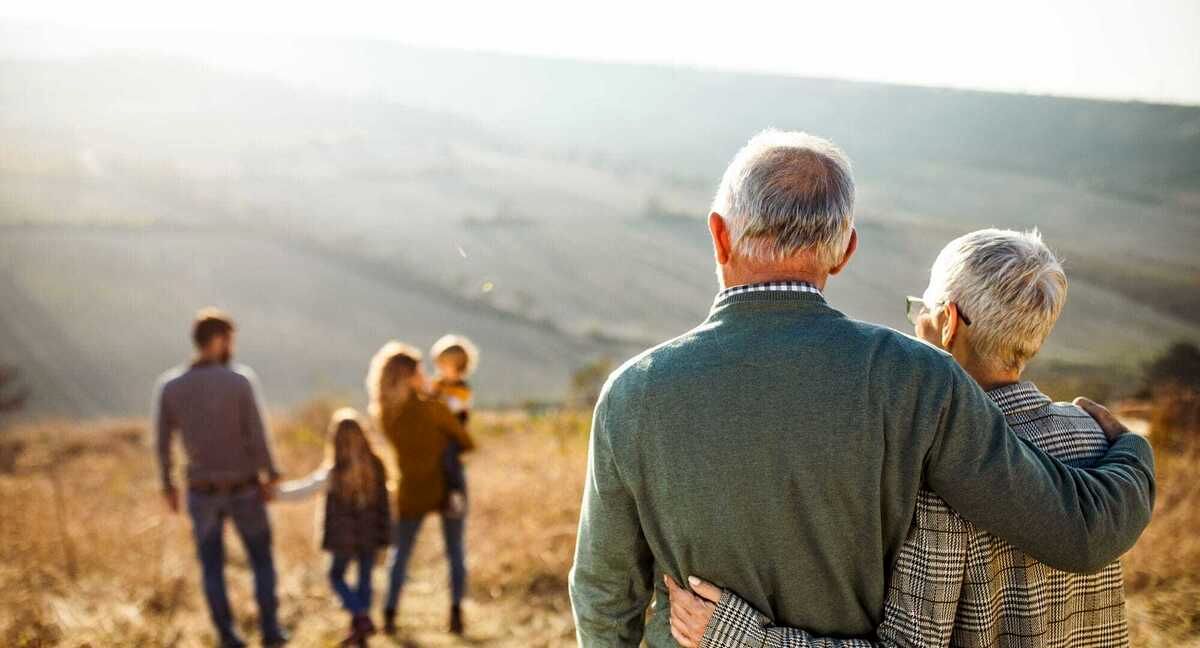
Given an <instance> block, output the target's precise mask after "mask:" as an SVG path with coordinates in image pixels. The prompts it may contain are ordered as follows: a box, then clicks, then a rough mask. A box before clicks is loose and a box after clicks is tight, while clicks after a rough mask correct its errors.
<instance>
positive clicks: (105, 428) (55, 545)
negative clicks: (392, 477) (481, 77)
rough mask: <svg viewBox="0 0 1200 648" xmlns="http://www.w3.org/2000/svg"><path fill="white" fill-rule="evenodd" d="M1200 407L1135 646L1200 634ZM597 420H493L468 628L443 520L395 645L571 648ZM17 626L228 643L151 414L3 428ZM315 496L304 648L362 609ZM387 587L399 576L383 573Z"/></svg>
mask: <svg viewBox="0 0 1200 648" xmlns="http://www.w3.org/2000/svg"><path fill="white" fill-rule="evenodd" d="M334 404H336V403H333V402H325V401H322V402H318V403H314V404H312V405H309V406H306V407H303V408H301V409H299V410H297V411H295V412H293V413H291V414H289V415H288V416H286V417H279V418H281V419H282V420H277V421H276V425H275V429H276V446H277V452H278V453H279V455H280V463H281V465H283V466H285V467H286V468H287V469H288V472H289V475H291V476H298V475H301V474H303V473H304V471H305V470H307V469H309V468H311V467H313V466H314V465H315V464H316V463H317V462H319V459H320V444H321V439H322V434H323V424H324V421H325V417H326V416H327V415H328V412H329V410H330V407H331V406H332V405H334ZM1196 404H1197V403H1196V401H1195V399H1194V398H1193V399H1192V400H1191V401H1187V402H1180V401H1178V400H1175V401H1171V402H1168V403H1166V404H1163V403H1160V404H1159V405H1158V406H1156V407H1154V408H1152V410H1151V412H1152V416H1151V421H1150V425H1151V427H1152V429H1154V430H1156V434H1158V432H1157V431H1159V430H1161V431H1162V432H1161V434H1162V438H1163V439H1164V441H1163V442H1162V443H1160V444H1159V447H1158V448H1157V450H1158V452H1159V466H1160V477H1159V497H1158V510H1157V512H1156V515H1155V519H1154V522H1153V523H1152V525H1151V526H1150V528H1149V530H1148V531H1147V532H1146V534H1145V535H1144V536H1143V538H1142V540H1141V542H1140V543H1139V544H1138V546H1137V547H1136V548H1135V549H1134V550H1133V552H1132V553H1130V554H1129V555H1128V556H1126V557H1125V559H1124V564H1125V570H1126V578H1127V588H1128V592H1129V616H1130V622H1131V624H1132V629H1133V637H1134V645H1135V646H1151V647H1156V646H1200V537H1198V534H1197V532H1198V531H1200V482H1198V480H1196V479H1195V477H1194V473H1195V472H1196V470H1197V469H1200V444H1197V443H1196V442H1195V441H1196V439H1197V432H1198V431H1200V428H1197V427H1196V424H1197V421H1196V420H1195V412H1196ZM586 418H587V417H586V415H583V414H579V413H556V414H547V415H529V414H526V413H491V414H484V415H480V416H479V417H478V422H477V423H476V424H475V426H476V434H477V435H478V437H479V439H480V445H481V447H480V450H479V452H478V453H477V454H476V455H475V456H474V457H473V458H472V459H471V462H470V467H469V470H470V473H471V474H470V479H471V481H472V490H473V498H474V499H473V502H472V507H473V508H472V511H471V516H470V520H469V525H468V536H469V538H468V554H469V560H470V563H469V567H470V573H471V583H470V589H471V600H470V602H469V604H468V606H467V608H466V610H467V615H468V617H467V620H468V624H469V625H468V632H467V636H466V637H465V638H464V639H461V640H459V639H452V638H451V637H450V636H449V635H447V634H446V633H445V632H444V624H445V622H446V619H445V613H446V606H447V588H446V573H445V563H444V562H443V561H442V560H441V557H440V550H441V547H440V540H441V539H440V537H439V535H438V532H437V525H436V523H431V524H428V525H427V526H426V528H425V530H423V532H422V533H423V535H422V536H421V538H420V541H419V547H418V552H417V555H416V557H415V559H414V567H415V570H414V573H413V579H412V582H411V584H410V585H409V587H408V588H407V590H406V592H405V598H404V600H403V602H402V606H401V607H402V609H401V619H402V625H403V633H402V635H401V636H399V637H397V638H396V639H388V638H379V639H376V640H374V641H373V645H379V646H389V645H399V646H452V645H489V646H492V645H494V646H566V645H571V644H572V643H573V642H574V639H573V631H572V626H571V619H570V610H569V603H568V598H567V591H566V574H567V569H568V567H569V564H570V556H571V552H572V548H573V546H574V534H575V522H576V517H577V515H578V503H579V495H580V488H581V485H582V481H583V470H584V456H585V452H586V448H585V442H586ZM0 500H2V501H3V502H4V504H3V506H2V507H0V637H2V638H3V641H2V643H3V645H4V646H97V647H98V646H177V647H180V648H183V647H191V646H206V645H211V644H210V642H211V633H210V630H209V625H208V619H207V614H206V611H205V609H204V603H203V600H202V597H201V595H200V589H199V586H198V584H197V582H196V581H197V571H198V570H197V567H196V565H195V560H194V557H193V554H192V548H191V542H190V539H189V535H188V521H187V518H186V516H170V515H168V514H166V513H165V511H164V508H163V506H162V504H161V502H160V500H159V498H158V495H157V482H156V476H155V468H154V462H153V458H152V453H151V452H150V450H149V448H148V444H147V442H146V430H145V425H144V422H142V421H93V422H86V423H74V422H61V423H42V424H36V425H24V426H17V427H12V428H10V429H8V430H7V431H5V432H2V433H0ZM315 506H316V504H315V502H310V503H303V504H294V503H293V504H276V505H274V506H273V509H272V515H273V521H274V528H275V534H276V555H277V563H278V568H279V575H280V582H279V592H280V599H281V613H282V618H283V620H284V622H285V623H286V625H287V626H288V627H289V628H290V629H291V631H292V634H293V637H294V641H293V643H292V645H294V646H298V647H308V646H329V645H333V644H335V643H336V641H337V639H338V638H339V636H340V634H341V632H342V630H343V623H344V618H343V615H342V613H341V612H340V611H339V610H338V608H337V606H336V604H335V602H334V600H333V597H332V595H331V593H330V591H329V588H328V586H327V585H326V581H325V566H326V562H325V557H324V556H323V555H322V554H321V553H320V552H319V551H318V550H317V549H316V545H315V540H314V532H313V529H314V520H315V518H314V509H315ZM229 540H230V545H231V546H232V547H234V549H233V551H232V555H233V556H234V557H233V560H232V566H231V568H230V569H229V570H228V578H229V583H230V588H231V592H232V596H233V600H234V605H235V610H237V611H238V612H239V613H240V616H239V619H240V625H241V628H242V630H243V632H244V633H245V634H246V635H247V636H248V637H254V636H256V634H257V633H256V630H255V625H254V618H253V615H254V606H253V600H252V596H251V585H250V576H249V572H248V570H247V569H245V568H244V565H245V561H244V558H243V557H242V553H241V551H240V547H237V546H236V545H237V542H236V540H235V539H234V538H233V536H232V534H230V536H229ZM375 576H376V581H377V585H378V586H379V587H380V588H381V587H382V585H383V583H384V573H383V570H382V569H377V570H376V575H375Z"/></svg>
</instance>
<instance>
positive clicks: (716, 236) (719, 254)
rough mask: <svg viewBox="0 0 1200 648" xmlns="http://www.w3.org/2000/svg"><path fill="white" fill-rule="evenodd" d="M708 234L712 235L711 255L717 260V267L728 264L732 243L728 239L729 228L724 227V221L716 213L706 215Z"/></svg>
mask: <svg viewBox="0 0 1200 648" xmlns="http://www.w3.org/2000/svg"><path fill="white" fill-rule="evenodd" d="M708 233H709V234H711V235H712V242H713V255H714V256H715V257H716V258H717V265H725V264H726V263H729V256H730V254H731V253H732V251H733V242H732V241H730V239H729V228H728V227H726V226H725V219H724V218H722V217H721V215H720V214H718V213H717V212H712V213H711V214H709V215H708Z"/></svg>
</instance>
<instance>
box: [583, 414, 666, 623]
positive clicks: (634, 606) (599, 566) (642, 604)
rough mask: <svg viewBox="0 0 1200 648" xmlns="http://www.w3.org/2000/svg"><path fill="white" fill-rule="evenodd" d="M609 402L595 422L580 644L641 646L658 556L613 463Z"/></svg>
mask: <svg viewBox="0 0 1200 648" xmlns="http://www.w3.org/2000/svg"><path fill="white" fill-rule="evenodd" d="M608 403H609V400H608V397H607V395H606V396H603V397H602V398H601V400H600V403H599V404H597V405H596V414H595V417H594V419H593V421H592V435H591V441H590V445H589V449H588V469H587V482H586V484H585V486H584V493H583V506H582V510H581V512H580V516H579V536H578V540H577V544H576V545H575V564H574V566H573V567H572V568H571V575H570V591H571V608H572V611H573V614H574V617H575V632H576V637H577V639H578V641H579V645H581V646H637V645H638V644H639V643H640V642H641V640H642V633H643V631H644V630H645V627H644V626H645V612H646V606H647V604H649V602H650V596H651V593H652V591H653V590H652V589H651V587H652V580H653V568H654V557H653V556H652V555H651V553H650V548H649V546H648V545H647V543H646V538H645V536H644V535H643V534H642V528H641V524H640V523H639V522H638V514H637V506H636V504H635V502H634V500H633V497H632V496H631V495H630V493H629V491H628V489H626V487H625V485H624V483H623V482H622V481H621V477H620V475H619V474H618V473H617V467H616V463H615V462H614V460H613V455H612V446H611V444H610V442H609V438H610V437H609V433H610V432H611V430H609V429H607V427H608V425H609V419H608V415H607V412H608Z"/></svg>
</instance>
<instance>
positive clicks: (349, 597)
mask: <svg viewBox="0 0 1200 648" xmlns="http://www.w3.org/2000/svg"><path fill="white" fill-rule="evenodd" d="M355 561H357V562H358V587H356V588H351V587H350V584H349V583H347V582H346V568H347V567H349V566H350V563H352V562H355ZM374 567H375V552H374V551H364V552H363V553H360V554H357V555H354V556H350V555H342V554H334V555H333V562H332V563H331V564H330V565H329V583H330V584H331V585H333V591H334V592H336V593H337V595H338V598H340V599H342V607H344V608H346V610H347V611H348V612H350V613H351V614H353V615H355V616H358V615H360V614H366V613H368V612H370V611H371V570H372V569H373V568H374Z"/></svg>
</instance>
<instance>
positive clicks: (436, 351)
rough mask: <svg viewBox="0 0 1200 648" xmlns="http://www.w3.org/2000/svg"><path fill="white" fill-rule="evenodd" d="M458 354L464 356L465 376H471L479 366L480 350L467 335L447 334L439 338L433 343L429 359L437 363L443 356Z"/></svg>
mask: <svg viewBox="0 0 1200 648" xmlns="http://www.w3.org/2000/svg"><path fill="white" fill-rule="evenodd" d="M457 352H461V353H462V355H463V359H464V360H463V366H462V373H463V375H464V376H469V375H471V374H472V373H474V372H475V367H477V366H479V349H478V348H477V347H476V346H475V343H474V342H471V340H469V339H467V337H466V336H465V335H458V334H455V333H447V334H446V335H443V336H442V337H440V338H438V341H437V342H434V343H433V348H431V349H430V350H429V357H431V358H433V360H434V362H437V359H438V358H440V357H441V356H442V355H443V354H445V353H457Z"/></svg>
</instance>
